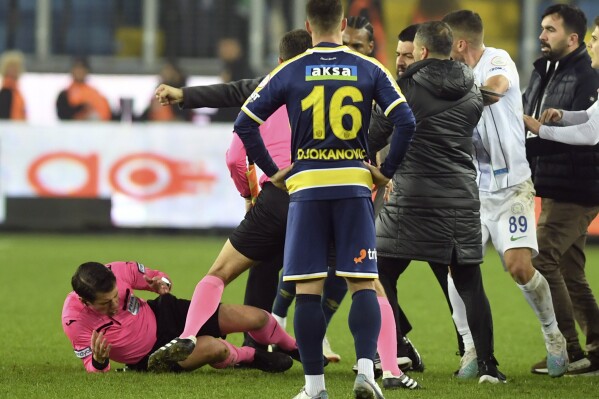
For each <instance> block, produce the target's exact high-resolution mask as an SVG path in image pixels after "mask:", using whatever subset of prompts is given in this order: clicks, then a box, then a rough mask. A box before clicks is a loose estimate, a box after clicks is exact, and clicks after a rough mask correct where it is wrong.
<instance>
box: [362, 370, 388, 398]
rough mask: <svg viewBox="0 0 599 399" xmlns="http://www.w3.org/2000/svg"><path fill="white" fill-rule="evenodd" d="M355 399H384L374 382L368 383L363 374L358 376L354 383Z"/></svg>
mask: <svg viewBox="0 0 599 399" xmlns="http://www.w3.org/2000/svg"><path fill="white" fill-rule="evenodd" d="M354 398H355V399H385V397H384V396H383V391H381V388H380V387H379V385H378V384H377V383H376V381H368V378H366V376H365V375H364V374H358V375H357V376H356V381H355V382H354Z"/></svg>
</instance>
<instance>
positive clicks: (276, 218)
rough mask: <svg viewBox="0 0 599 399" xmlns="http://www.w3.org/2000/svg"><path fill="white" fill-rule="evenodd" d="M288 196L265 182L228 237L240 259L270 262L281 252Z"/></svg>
mask: <svg viewBox="0 0 599 399" xmlns="http://www.w3.org/2000/svg"><path fill="white" fill-rule="evenodd" d="M288 210H289V195H288V194H287V193H286V192H284V191H283V190H281V189H278V188H276V187H275V186H274V185H273V184H272V183H270V182H266V183H264V186H263V187H262V191H261V192H260V195H258V199H257V200H256V203H255V204H254V206H253V207H252V208H251V209H250V211H249V212H248V213H246V215H245V218H244V219H243V220H242V221H241V223H240V224H239V226H237V228H236V229H235V230H234V231H233V233H232V234H231V236H230V237H229V241H230V242H231V244H232V245H233V247H234V248H235V249H236V250H237V251H239V252H240V253H241V254H242V255H244V256H246V257H248V258H250V259H252V260H256V261H264V260H267V259H271V258H272V257H273V256H274V255H275V254H277V253H280V252H283V249H284V248H285V230H286V229H287V211H288Z"/></svg>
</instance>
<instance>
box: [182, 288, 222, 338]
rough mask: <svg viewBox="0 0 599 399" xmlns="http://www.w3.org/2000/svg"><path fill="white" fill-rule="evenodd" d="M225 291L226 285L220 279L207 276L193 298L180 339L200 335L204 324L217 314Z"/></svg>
mask: <svg viewBox="0 0 599 399" xmlns="http://www.w3.org/2000/svg"><path fill="white" fill-rule="evenodd" d="M224 289H225V283H224V282H223V280H221V279H220V278H218V277H215V276H206V277H204V278H203V279H202V280H200V282H199V283H198V285H196V289H195V291H194V292H193V296H192V297H191V305H190V306H189V311H188V312H187V319H186V320H185V329H184V330H183V332H182V333H181V335H180V337H182V338H187V337H189V336H190V335H193V336H194V337H195V336H196V335H197V334H198V331H200V328H202V326H203V325H204V323H206V321H207V320H208V319H209V318H210V317H212V315H213V314H214V312H216V309H217V308H218V304H219V303H220V300H221V298H222V296H223V291H224Z"/></svg>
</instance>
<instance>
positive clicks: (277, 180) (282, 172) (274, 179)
mask: <svg viewBox="0 0 599 399" xmlns="http://www.w3.org/2000/svg"><path fill="white" fill-rule="evenodd" d="M291 168H293V164H291V165H289V166H288V167H286V168H283V169H279V171H278V172H277V173H275V174H274V175H272V176H271V177H270V182H271V183H272V184H274V186H275V187H276V188H280V189H281V190H283V191H285V192H287V185H286V184H285V176H287V174H288V173H289V171H291Z"/></svg>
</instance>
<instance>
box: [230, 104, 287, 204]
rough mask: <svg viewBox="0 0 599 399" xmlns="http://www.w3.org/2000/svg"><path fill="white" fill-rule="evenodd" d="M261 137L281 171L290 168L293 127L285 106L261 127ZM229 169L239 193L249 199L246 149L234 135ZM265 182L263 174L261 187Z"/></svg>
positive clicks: (266, 178)
mask: <svg viewBox="0 0 599 399" xmlns="http://www.w3.org/2000/svg"><path fill="white" fill-rule="evenodd" d="M260 135H261V136H262V140H263V141H264V145H265V146H266V148H267V149H268V152H269V153H270V155H271V156H272V159H273V161H274V162H275V163H276V164H277V166H278V167H279V169H283V168H285V167H287V166H289V165H290V164H291V127H290V126H289V117H288V116H287V108H286V107H285V106H284V105H283V106H282V107H281V108H279V109H278V110H277V111H276V112H275V113H274V114H272V115H271V116H270V118H268V119H267V120H266V122H264V123H263V124H262V125H261V126H260ZM227 167H228V168H229V171H230V172H231V178H232V179H233V182H234V183H235V187H237V191H239V193H240V194H241V196H242V197H249V196H250V188H249V185H248V180H247V176H246V175H245V172H246V171H247V169H248V168H247V162H246V152H245V147H244V146H243V143H242V142H241V139H240V138H239V136H237V135H236V134H234V135H233V140H232V141H231V145H230V146H229V150H228V151H227ZM265 181H268V176H266V175H264V174H263V175H262V176H261V177H260V186H262V185H264V182H265Z"/></svg>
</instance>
